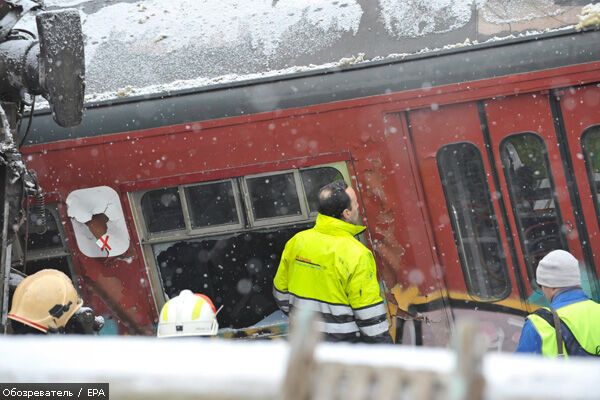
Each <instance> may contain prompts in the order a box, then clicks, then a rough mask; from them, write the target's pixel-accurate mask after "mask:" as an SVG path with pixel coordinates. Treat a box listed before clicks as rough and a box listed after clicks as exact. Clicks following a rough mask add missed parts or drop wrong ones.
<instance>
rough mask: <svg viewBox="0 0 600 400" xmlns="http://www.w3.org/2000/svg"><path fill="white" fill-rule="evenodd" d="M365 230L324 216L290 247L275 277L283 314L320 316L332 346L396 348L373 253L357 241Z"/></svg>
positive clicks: (290, 243) (300, 234) (299, 235)
mask: <svg viewBox="0 0 600 400" xmlns="http://www.w3.org/2000/svg"><path fill="white" fill-rule="evenodd" d="M364 230H365V227H364V226H357V225H353V224H350V223H347V222H345V221H342V220H340V219H337V218H333V217H329V216H326V215H322V214H319V215H318V216H317V222H316V224H315V226H314V227H313V228H312V229H308V230H305V231H302V232H299V233H297V234H296V235H295V236H294V237H293V238H291V239H290V240H289V241H288V242H287V244H286V245H285V249H284V250H283V254H282V256H281V262H280V264H279V268H278V270H277V274H276V275H275V280H274V289H273V294H274V296H275V300H276V302H277V305H278V306H279V308H281V310H282V311H284V312H285V313H288V312H290V311H291V310H292V309H293V308H308V309H311V310H313V311H316V312H317V313H319V314H320V316H321V320H322V322H321V323H320V324H319V325H320V330H321V331H322V332H323V333H324V334H325V337H326V339H327V340H330V341H352V342H360V341H363V342H383V343H389V342H391V339H390V336H389V332H388V329H389V325H388V320H387V313H386V308H385V305H384V302H383V299H382V298H381V295H380V288H379V283H378V281H377V273H376V267H375V259H374V258H373V253H371V251H370V250H369V249H368V248H367V247H365V246H364V245H363V244H362V243H360V242H359V241H358V240H357V239H356V238H355V237H354V236H355V235H358V234H359V233H361V232H362V231H364Z"/></svg>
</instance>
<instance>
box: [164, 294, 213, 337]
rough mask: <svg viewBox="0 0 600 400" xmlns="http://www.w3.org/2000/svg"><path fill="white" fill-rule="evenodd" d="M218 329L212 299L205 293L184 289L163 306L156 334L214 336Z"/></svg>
mask: <svg viewBox="0 0 600 400" xmlns="http://www.w3.org/2000/svg"><path fill="white" fill-rule="evenodd" d="M218 329H219V324H218V322H217V311H216V309H215V306H214V304H213V303H212V301H211V300H210V299H209V298H208V297H207V296H205V295H203V294H195V293H192V292H191V291H190V290H182V291H181V293H179V296H176V297H173V298H172V299H171V300H169V301H167V302H166V303H165V305H164V306H163V308H162V310H161V312H160V317H159V321H158V329H157V331H156V336H158V337H159V338H168V337H181V336H214V335H216V334H217V330H218Z"/></svg>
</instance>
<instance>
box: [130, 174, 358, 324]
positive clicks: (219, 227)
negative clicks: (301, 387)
mask: <svg viewBox="0 0 600 400" xmlns="http://www.w3.org/2000/svg"><path fill="white" fill-rule="evenodd" d="M338 179H345V180H346V181H347V182H349V176H348V173H347V170H346V166H345V164H344V163H339V164H332V165H326V166H318V167H311V168H306V169H302V170H287V171H277V172H272V173H267V174H259V175H250V176H243V177H236V178H230V179H225V180H220V181H212V182H202V183H195V184H191V185H185V186H179V187H175V188H168V189H163V188H161V189H156V190H151V191H146V192H138V193H134V194H132V197H133V201H132V204H135V205H137V207H139V210H140V214H141V215H140V214H136V213H134V214H135V215H136V219H137V220H138V222H139V221H142V222H143V225H145V227H146V230H145V232H143V233H142V234H141V235H140V236H141V237H142V241H143V243H144V249H145V251H146V254H147V257H148V259H150V260H151V263H153V264H155V268H149V271H150V278H151V280H152V282H153V287H155V288H156V289H155V294H156V295H157V300H158V303H159V304H158V305H159V307H160V305H161V304H160V303H161V302H162V301H163V299H164V297H163V293H164V294H166V296H167V297H168V298H171V297H173V296H176V295H178V294H179V292H180V291H181V290H183V289H190V290H192V291H194V292H197V293H203V294H205V295H208V296H209V297H210V298H211V299H212V300H213V302H214V303H215V305H216V306H217V307H220V306H223V309H222V311H221V312H220V313H219V316H218V319H219V325H220V326H221V327H222V328H236V329H237V328H244V327H248V326H252V325H255V324H257V323H258V322H260V321H262V320H264V319H265V318H266V317H268V316H270V315H271V314H272V313H274V312H278V308H277V306H276V304H275V301H274V299H273V296H272V287H273V277H274V276H275V273H276V271H277V267H278V266H279V259H280V257H281V253H282V251H283V248H284V246H285V243H286V242H287V241H288V240H289V239H290V238H291V237H292V236H293V235H294V234H296V233H297V232H299V231H301V230H304V229H307V228H309V227H311V226H312V225H313V221H314V218H315V216H316V211H317V195H318V190H319V189H320V188H321V187H322V186H324V185H325V184H327V183H329V182H332V181H335V180H338ZM165 195H166V196H167V198H166V199H165V198H164V197H163V196H165ZM161 198H162V199H163V200H162V201H161ZM166 215H171V216H172V218H173V219H178V223H177V224H176V225H171V227H172V228H174V229H171V230H167V229H165V227H166V226H167V225H168V223H169V222H168V221H167V222H164V223H161V224H160V227H158V226H157V225H156V224H155V225H152V224H151V223H149V221H150V220H152V219H153V218H165V219H168V218H169V217H166ZM162 216H165V217H162ZM153 228H154V229H153Z"/></svg>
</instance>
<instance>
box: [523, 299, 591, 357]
mask: <svg viewBox="0 0 600 400" xmlns="http://www.w3.org/2000/svg"><path fill="white" fill-rule="evenodd" d="M556 312H557V314H558V316H559V318H560V319H561V321H562V329H561V332H562V335H563V339H564V343H563V354H565V355H567V354H568V353H569V351H568V350H567V349H569V348H573V349H579V351H578V352H579V353H580V354H577V355H586V353H587V355H593V356H597V355H600V304H598V303H596V302H594V301H592V300H584V301H579V302H577V303H573V304H570V305H568V306H564V307H561V308H559V309H558V310H556ZM527 318H528V319H529V320H530V321H531V323H532V324H533V327H534V328H535V330H536V331H537V333H538V334H539V335H540V338H541V340H542V355H544V356H550V357H556V356H557V355H558V348H557V346H556V331H555V329H554V325H550V324H549V323H548V322H546V320H544V319H543V318H542V317H541V316H539V315H536V314H531V315H529V316H528V317H527Z"/></svg>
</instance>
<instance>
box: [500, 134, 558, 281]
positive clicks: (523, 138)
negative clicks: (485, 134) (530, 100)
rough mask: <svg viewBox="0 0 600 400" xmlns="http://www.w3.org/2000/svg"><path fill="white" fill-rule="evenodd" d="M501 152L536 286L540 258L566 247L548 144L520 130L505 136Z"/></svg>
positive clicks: (522, 239) (532, 277)
mask: <svg viewBox="0 0 600 400" xmlns="http://www.w3.org/2000/svg"><path fill="white" fill-rule="evenodd" d="M500 153H501V158H502V164H503V167H504V174H505V177H506V182H507V184H508V189H509V193H510V198H511V202H512V207H513V213H514V214H515V218H516V222H517V226H518V231H519V237H520V241H521V247H522V248H523V251H524V253H525V254H524V256H525V262H526V266H527V274H528V276H529V280H530V282H531V284H532V285H533V286H534V287H536V283H535V269H536V267H537V264H538V262H539V260H541V258H542V257H544V256H545V255H546V254H547V253H548V252H550V251H552V250H555V249H566V245H565V243H564V239H563V237H562V234H561V229H560V227H561V226H562V224H561V219H560V214H559V211H558V209H557V208H556V202H555V200H554V183H553V181H552V175H551V173H550V164H549V161H548V153H547V150H546V145H545V144H544V141H543V139H542V138H541V137H539V136H538V135H536V134H533V133H520V134H517V135H512V136H509V137H508V138H506V139H504V141H503V142H502V143H501V144H500Z"/></svg>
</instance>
